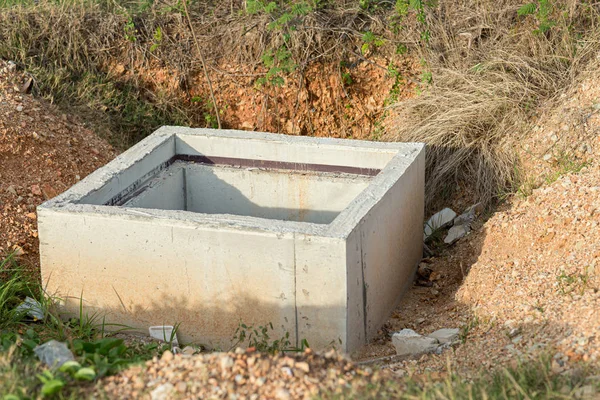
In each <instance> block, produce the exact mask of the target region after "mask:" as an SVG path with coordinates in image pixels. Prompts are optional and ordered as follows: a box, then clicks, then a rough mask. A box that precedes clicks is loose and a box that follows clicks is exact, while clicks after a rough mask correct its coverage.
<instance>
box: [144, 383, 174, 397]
mask: <svg viewBox="0 0 600 400" xmlns="http://www.w3.org/2000/svg"><path fill="white" fill-rule="evenodd" d="M174 389H175V387H174V386H173V385H172V384H170V383H163V384H162V385H160V386H157V387H156V389H154V390H153V391H152V392H151V393H150V398H151V399H152V400H168V399H171V398H172V394H173V390H174Z"/></svg>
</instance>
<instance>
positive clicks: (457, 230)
mask: <svg viewBox="0 0 600 400" xmlns="http://www.w3.org/2000/svg"><path fill="white" fill-rule="evenodd" d="M470 231H471V228H469V225H454V226H453V227H452V228H450V230H449V231H448V235H446V238H445V239H444V243H446V244H452V243H454V242H456V241H457V240H458V239H460V238H462V237H464V236H465V235H466V234H467V233H469V232H470Z"/></svg>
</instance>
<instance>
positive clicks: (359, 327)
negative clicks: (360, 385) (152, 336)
mask: <svg viewBox="0 0 600 400" xmlns="http://www.w3.org/2000/svg"><path fill="white" fill-rule="evenodd" d="M424 171H425V149H424V145H422V144H415V143H377V142H364V141H352V140H340V139H321V138H307V137H296V136H284V135H274V134H267V133H256V132H242V131H230V130H222V131H215V130H210V129H190V128H181V127H163V128H161V129H159V130H157V131H156V132H155V133H154V134H152V135H150V136H149V137H147V138H146V139H144V140H142V141H141V142H140V143H138V144H137V145H135V146H133V147H132V148H131V149H129V150H127V151H126V152H124V153H123V154H122V155H120V156H118V157H117V158H116V159H115V160H113V161H112V162H110V163H109V164H108V165H106V166H105V167H103V168H100V169H99V170H97V171H95V172H94V173H92V174H91V175H89V176H88V177H87V178H85V179H83V180H82V181H80V182H79V183H77V184H76V185H74V186H73V187H72V188H70V189H69V190H68V191H66V192H65V193H63V194H61V195H59V196H57V197H56V198H54V199H51V200H49V201H47V202H45V203H43V204H42V205H40V206H39V207H38V227H39V237H40V254H41V269H42V280H43V283H44V285H45V286H46V288H47V291H48V292H49V293H50V294H52V295H56V296H58V297H59V298H61V299H62V301H63V306H64V310H65V312H67V313H73V314H75V315H77V314H78V313H79V303H80V300H81V301H82V302H83V306H84V308H85V311H86V312H88V313H92V312H101V313H105V314H106V320H107V322H112V323H119V324H125V325H128V326H131V327H133V328H135V329H144V330H145V329H147V328H148V327H149V326H151V325H163V324H164V325H173V324H176V323H180V328H179V332H178V335H179V339H180V342H181V341H183V342H196V343H202V344H206V345H208V346H212V347H217V348H221V349H227V348H228V346H229V345H230V344H231V338H232V335H233V333H234V331H235V329H236V327H237V326H238V323H239V322H240V321H243V322H245V323H247V324H256V325H260V324H266V323H269V322H271V323H272V324H273V326H274V327H275V329H276V331H277V332H275V335H277V334H282V333H283V332H289V333H290V340H291V342H292V344H298V343H299V342H300V341H301V340H302V339H306V340H308V342H309V344H310V345H311V347H313V348H317V349H318V348H324V347H327V346H328V345H330V344H332V343H334V344H336V345H338V347H341V348H342V349H344V350H346V351H353V350H355V349H357V348H358V347H360V346H361V345H363V344H365V343H366V342H367V341H368V340H369V339H370V338H372V337H373V336H374V335H375V334H376V333H377V330H378V328H379V327H380V326H381V324H382V323H383V322H385V320H386V318H387V317H388V316H389V314H390V313H391V312H392V310H393V309H394V307H395V306H396V305H397V303H398V301H399V299H400V296H401V294H402V293H403V291H404V289H405V288H407V287H408V286H409V284H410V283H411V282H412V278H413V273H414V271H415V269H416V266H417V263H418V262H419V260H420V258H421V254H422V240H423V237H422V235H423V233H422V231H423V212H424V210H423V204H424Z"/></svg>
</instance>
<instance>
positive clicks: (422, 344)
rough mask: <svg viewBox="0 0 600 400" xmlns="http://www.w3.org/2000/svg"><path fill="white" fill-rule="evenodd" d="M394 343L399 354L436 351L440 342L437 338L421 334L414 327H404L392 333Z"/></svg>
mask: <svg viewBox="0 0 600 400" xmlns="http://www.w3.org/2000/svg"><path fill="white" fill-rule="evenodd" d="M392 344H393V345H394V347H395V348H396V354H398V355H399V356H405V355H419V354H424V353H432V352H434V351H435V350H436V349H437V348H438V346H439V345H440V342H439V341H438V340H437V339H436V338H432V337H427V336H422V335H419V334H418V333H417V332H415V331H413V330H412V329H402V330H401V331H400V332H396V333H394V334H393V335H392Z"/></svg>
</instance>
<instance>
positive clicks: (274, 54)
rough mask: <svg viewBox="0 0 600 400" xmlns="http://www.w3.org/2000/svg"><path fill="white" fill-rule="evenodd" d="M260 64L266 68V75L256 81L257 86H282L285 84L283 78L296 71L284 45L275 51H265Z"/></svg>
mask: <svg viewBox="0 0 600 400" xmlns="http://www.w3.org/2000/svg"><path fill="white" fill-rule="evenodd" d="M262 62H263V64H264V66H265V67H266V68H267V73H266V74H265V76H264V77H260V78H258V79H257V81H256V83H257V85H259V86H263V85H272V86H283V84H284V83H285V80H284V78H283V76H284V75H285V74H288V73H290V72H293V71H294V70H295V69H296V64H295V63H294V60H293V59H292V53H291V52H290V51H289V49H288V48H287V46H286V45H283V46H281V47H279V48H278V49H276V50H272V49H269V50H267V51H266V52H265V53H264V54H263V55H262Z"/></svg>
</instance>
